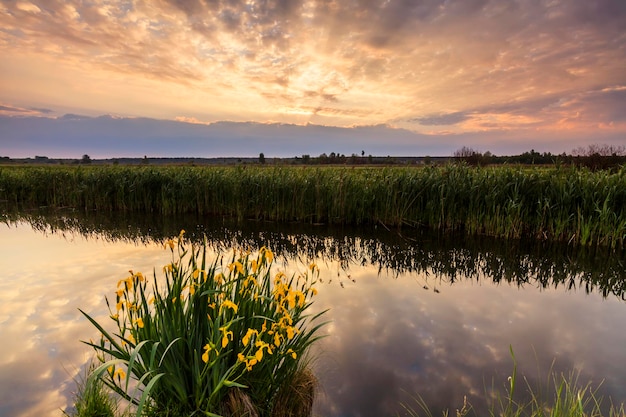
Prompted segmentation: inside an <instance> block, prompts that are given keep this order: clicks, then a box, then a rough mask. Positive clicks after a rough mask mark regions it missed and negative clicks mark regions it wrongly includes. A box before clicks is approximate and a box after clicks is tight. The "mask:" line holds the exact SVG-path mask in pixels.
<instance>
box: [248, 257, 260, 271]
mask: <svg viewBox="0 0 626 417" xmlns="http://www.w3.org/2000/svg"><path fill="white" fill-rule="evenodd" d="M250 266H251V267H252V272H256V271H257V270H258V269H259V263H258V262H257V261H256V259H253V260H252V262H250Z"/></svg>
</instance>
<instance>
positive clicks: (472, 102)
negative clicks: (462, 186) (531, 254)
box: [0, 0, 626, 157]
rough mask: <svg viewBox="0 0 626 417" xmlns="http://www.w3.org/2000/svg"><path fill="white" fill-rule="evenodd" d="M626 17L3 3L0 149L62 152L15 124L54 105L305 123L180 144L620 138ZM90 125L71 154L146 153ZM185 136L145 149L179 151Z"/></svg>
mask: <svg viewBox="0 0 626 417" xmlns="http://www.w3.org/2000/svg"><path fill="white" fill-rule="evenodd" d="M624 28H626V2H624V1H623V0H594V1H582V0H581V1H578V0H517V1H514V0H506V1H505V0H447V1H441V0H376V1H375V0H345V1H339V0H151V1H148V0H128V1H125V0H90V1H87V0H82V1H80V0H70V1H66V0H63V1H61V0H39V1H37V0H31V1H27V0H17V1H15V0H0V54H1V56H2V59H1V60H0V155H8V156H14V157H22V156H27V155H33V154H36V153H38V152H39V153H41V152H48V153H50V154H58V155H55V156H62V155H66V154H68V152H70V151H67V150H65V151H63V152H60V151H56V149H58V148H64V149H68V147H67V146H65V147H63V146H62V140H63V139H62V136H58V135H57V136H53V135H51V134H49V135H48V136H46V143H47V144H48V145H47V147H46V146H44V147H41V146H40V145H38V144H37V141H36V140H35V139H37V138H34V137H32V135H34V134H35V133H33V132H31V131H30V130H29V129H26V130H28V132H30V133H28V135H27V133H26V131H25V130H24V129H23V128H22V127H20V126H24V124H25V123H26V122H25V121H32V120H33V119H32V118H34V117H43V118H49V119H54V120H57V119H60V118H62V117H63V116H64V115H66V114H73V115H82V116H89V117H92V118H94V119H95V118H98V117H99V116H103V115H105V116H110V117H109V118H110V119H111V120H119V119H127V118H131V119H151V120H155V121H163V120H164V121H173V122H178V124H177V125H176V126H179V127H180V128H181V129H183V130H185V129H189V126H188V125H189V124H194V125H203V126H208V127H210V126H211V124H214V123H216V122H224V121H228V122H236V123H246V124H247V125H249V124H250V123H253V124H254V126H266V125H289V126H291V125H295V126H298V127H301V129H297V130H298V131H299V132H300V133H301V137H300V136H295V137H291V138H290V139H289V141H290V142H289V144H290V146H289V147H288V150H285V147H284V146H282V145H281V146H278V145H275V144H274V145H273V144H272V143H269V142H265V145H264V142H263V141H264V140H265V139H264V137H263V136H262V135H261V136H260V137H258V138H255V137H254V135H252V136H248V137H246V142H245V147H244V148H243V149H242V148H241V142H237V141H234V142H236V143H237V144H238V145H237V146H235V145H232V146H230V147H228V146H224V147H222V148H223V149H222V148H220V149H222V150H220V151H219V152H221V155H214V154H211V152H210V151H203V150H202V149H201V148H200V147H195V148H194V147H190V148H189V149H187V148H185V147H184V146H183V149H187V150H186V152H198V153H202V155H198V156H227V155H226V154H236V153H241V154H242V156H245V155H243V154H246V153H249V154H250V153H254V152H256V151H257V150H258V149H265V153H266V155H270V156H271V155H276V156H288V155H282V154H284V153H286V152H290V153H292V154H295V155H298V154H299V153H311V154H313V155H316V154H319V153H322V152H326V153H329V152H331V151H334V149H333V146H336V148H337V151H339V152H341V153H347V154H349V153H351V152H354V153H358V154H360V153H361V151H365V152H366V153H368V154H369V153H377V154H382V155H385V154H389V155H397V154H400V153H402V154H406V153H407V152H408V153H411V154H415V155H419V154H426V153H429V154H433V155H435V154H439V155H451V154H452V153H453V152H454V150H455V149H458V148H460V147H461V146H468V147H471V148H473V149H476V150H478V151H483V152H484V151H487V150H489V151H491V152H493V153H495V154H515V153H521V152H523V151H527V150H530V149H531V148H533V149H535V150H538V151H550V152H558V153H560V152H569V151H571V150H572V149H574V148H576V147H579V146H586V145H588V144H598V143H603V144H609V145H614V146H620V145H624V144H625V143H626V30H624ZM13 118H22V119H24V120H23V122H24V123H22V124H17V125H16V124H13V123H9V122H10V120H9V119H13ZM118 124H119V123H118ZM321 127H328V128H336V130H335V132H341V134H340V135H339V136H342V137H346V136H351V137H352V138H353V140H352V139H351V140H350V141H344V142H341V141H340V140H339V141H338V139H337V137H336V136H333V135H330V136H324V135H321V136H320V135H318V131H319V130H320V128H321ZM65 128H66V129H71V128H72V126H70V124H67V123H66V124H65ZM100 128H101V129H104V130H105V131H98V132H92V133H93V136H92V137H85V138H84V141H85V144H84V145H83V146H82V149H78V148H77V149H75V150H74V153H79V154H83V153H85V152H84V151H85V150H93V152H94V153H97V156H107V155H110V156H114V155H115V156H124V155H126V154H130V153H133V152H139V153H141V154H142V155H143V154H152V153H156V151H155V152H150V151H151V149H150V146H149V142H148V145H146V144H145V142H144V144H143V145H142V146H143V148H141V149H139V148H138V147H131V146H130V144H129V145H128V146H127V147H119V146H118V147H115V146H114V145H113V144H112V145H111V146H108V145H107V140H109V139H107V138H110V137H119V135H120V133H119V132H117V133H116V131H115V129H117V127H116V125H115V123H112V124H111V126H109V127H106V126H105V127H100ZM364 128H372V129H373V130H376V131H377V132H378V133H377V134H375V135H374V134H373V135H372V136H368V135H365V136H364V135H363V134H362V131H361V132H359V129H361V130H362V129H364ZM106 129H109V130H108V131H107V130H106ZM313 129H318V131H316V132H315V134H313V135H310V134H309V135H308V134H307V132H308V133H311V131H312V130H313ZM309 130H311V131H309ZM381 132H383V133H381ZM384 132H387V133H389V135H387V134H385V133H384ZM96 133H106V134H104V135H97V134H96ZM36 134H38V135H40V136H39V137H38V138H39V139H41V137H42V136H41V135H42V133H41V132H39V133H36ZM29 135H31V136H29ZM116 135H117V136H116ZM44 136H45V135H44ZM180 136H181V137H177V136H176V135H173V136H172V137H171V147H170V148H169V149H168V150H161V149H160V148H159V150H158V153H159V155H156V154H155V155H154V156H181V155H174V154H176V153H177V149H178V148H179V146H178V144H179V142H180V141H184V140H185V138H184V136H185V135H183V134H181V135H180ZM397 136H401V137H402V140H401V142H397V140H396V139H394V138H396V137H397ZM198 137H199V138H203V137H205V138H208V139H207V141H210V140H213V142H216V141H220V142H221V143H228V140H229V137H220V138H216V137H212V136H211V131H210V129H209V130H207V131H204V133H201V134H199V136H198ZM127 139H128V140H129V141H130V142H132V141H133V140H134V138H127ZM239 139H241V138H239ZM112 142H115V141H112ZM118 142H119V141H118ZM130 142H129V143H130ZM96 144H97V150H96V148H94V147H93V146H95V145H96ZM56 145H58V146H56ZM283 145H284V144H283ZM38 146H39V147H38ZM344 149H345V150H344ZM300 150H301V151H302V152H298V151H300ZM163 153H168V155H163ZM122 154H123V155H122ZM68 156H69V154H68ZM129 156H130V155H129ZM192 156H193V155H192Z"/></svg>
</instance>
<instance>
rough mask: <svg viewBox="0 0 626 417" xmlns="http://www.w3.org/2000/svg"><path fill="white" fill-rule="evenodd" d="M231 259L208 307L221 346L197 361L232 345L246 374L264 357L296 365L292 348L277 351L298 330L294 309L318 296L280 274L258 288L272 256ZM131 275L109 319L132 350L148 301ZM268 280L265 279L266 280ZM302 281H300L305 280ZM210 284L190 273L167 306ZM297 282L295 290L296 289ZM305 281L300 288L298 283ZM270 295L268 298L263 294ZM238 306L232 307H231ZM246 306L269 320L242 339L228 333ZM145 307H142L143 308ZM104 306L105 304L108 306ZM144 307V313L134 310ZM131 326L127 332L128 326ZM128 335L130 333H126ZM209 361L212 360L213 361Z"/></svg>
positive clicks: (212, 345) (120, 285)
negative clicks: (259, 306) (217, 323)
mask: <svg viewBox="0 0 626 417" xmlns="http://www.w3.org/2000/svg"><path fill="white" fill-rule="evenodd" d="M184 233H185V231H184V230H183V231H181V233H180V235H179V238H178V242H175V241H174V240H172V239H170V240H168V241H166V243H165V244H164V247H165V248H166V249H167V248H169V249H171V250H172V251H173V250H174V248H175V247H176V245H177V244H179V245H180V244H181V243H182V240H183V235H184ZM235 258H236V257H235V256H233V262H231V263H229V264H228V265H227V267H226V268H225V269H223V270H222V271H224V272H226V273H227V275H224V272H222V271H217V270H216V271H214V272H215V273H214V276H213V278H212V279H213V284H214V286H215V287H214V288H217V289H219V291H218V290H216V291H215V294H214V296H213V297H211V296H209V297H208V306H209V307H210V311H213V312H214V314H215V315H216V317H212V316H211V314H209V315H208V317H207V319H208V320H210V321H211V320H216V318H217V316H220V318H221V319H222V320H221V321H225V322H227V324H225V325H223V326H221V327H219V328H218V330H219V332H220V340H219V342H217V341H211V340H209V341H208V342H207V343H206V344H204V346H203V348H202V354H201V359H202V361H203V362H204V363H205V364H208V363H209V361H211V360H212V359H214V358H215V357H216V356H219V355H220V353H221V352H222V351H224V350H226V349H229V348H230V345H231V344H233V343H235V342H236V343H238V344H240V346H237V347H233V348H234V349H235V351H238V352H237V360H238V361H239V362H241V363H242V364H244V365H245V369H246V370H247V371H251V370H252V369H253V367H254V366H255V365H257V364H259V363H260V362H261V361H262V360H263V358H264V356H265V355H274V354H275V353H276V352H280V353H281V355H282V356H289V357H291V358H293V359H294V360H295V359H297V357H298V353H297V352H296V351H294V350H293V349H292V348H291V347H287V348H286V349H281V346H285V343H286V342H287V344H288V342H289V341H291V340H293V339H294V338H295V337H296V336H297V335H298V333H300V329H299V328H298V327H296V326H295V325H294V322H293V318H292V313H293V311H294V309H296V308H298V309H301V310H302V309H304V307H305V304H306V302H307V297H311V296H314V295H316V294H317V290H316V289H315V288H313V287H312V286H311V285H312V284H311V285H309V284H308V282H306V281H307V279H306V278H305V277H304V276H302V275H300V276H298V278H297V280H294V279H289V278H288V277H287V276H286V275H285V273H284V272H278V273H276V274H275V276H274V278H273V283H272V284H273V285H272V286H271V287H266V286H265V285H266V283H264V282H259V281H261V280H262V277H261V276H260V275H259V272H260V270H261V268H262V267H263V266H266V267H267V268H269V266H270V265H271V263H272V262H273V259H274V254H273V252H272V251H271V250H269V249H268V248H266V247H263V248H261V249H260V250H259V252H258V256H257V257H256V259H251V258H250V252H249V251H240V252H239V257H238V258H236V259H235ZM180 268H181V265H180V264H179V263H176V262H172V263H169V264H167V265H165V266H164V267H163V273H164V274H166V275H168V274H169V275H171V274H172V273H175V272H178V273H180V272H181V271H180V270H179V269H180ZM309 270H310V271H311V272H312V273H313V274H315V273H316V272H319V269H318V268H317V266H316V265H315V264H310V265H309ZM129 273H130V275H129V276H128V277H126V278H124V279H120V280H119V281H118V282H117V289H116V291H115V293H116V312H115V314H111V318H112V319H113V320H114V321H116V322H117V324H118V326H119V327H120V330H121V331H122V334H121V336H122V344H123V345H126V344H127V343H130V344H132V345H134V344H135V337H134V336H133V334H137V332H138V331H139V329H143V328H144V326H145V325H146V323H145V321H144V317H145V318H146V319H148V320H149V316H150V313H149V310H148V309H147V308H145V307H146V306H145V304H146V303H145V300H146V295H145V294H144V293H143V291H139V290H145V278H144V276H143V274H142V273H141V272H137V273H135V272H133V271H132V270H130V271H129ZM268 276H269V275H268ZM303 278H304V279H303ZM208 279H209V276H208V274H207V271H206V270H201V269H198V268H194V269H193V270H192V271H191V273H190V279H189V281H188V283H187V285H186V286H185V287H184V288H183V291H186V294H187V296H186V297H185V296H184V294H181V295H180V296H179V297H172V299H171V302H172V303H176V302H177V301H180V302H184V301H185V298H187V299H188V298H191V297H193V296H194V295H195V294H196V291H197V289H198V288H201V287H202V285H203V284H204V283H206V281H207V280H208ZM294 281H295V285H294ZM302 281H304V282H302ZM236 282H240V285H238V286H237V288H238V290H237V292H236V293H235V292H234V290H233V289H232V288H233V287H234V283H236ZM268 288H269V291H270V293H269V294H268V293H267V291H268ZM235 300H236V301H235ZM237 301H238V302H239V303H240V304H246V303H257V302H261V303H265V304H266V306H265V311H264V313H265V314H267V315H268V316H271V318H270V317H267V318H265V319H263V321H262V324H261V325H260V327H259V328H247V329H245V333H244V332H243V331H242V334H241V335H237V337H235V336H236V335H235V334H234V332H233V330H231V329H230V328H231V324H232V323H233V320H234V319H235V318H236V317H235V316H236V315H237V313H238V312H239V310H240V305H239V304H237ZM142 302H143V303H142ZM107 303H108V300H107ZM153 303H154V297H150V298H149V299H148V302H147V304H148V305H152V304H153ZM138 305H139V306H142V307H144V308H143V309H142V308H140V307H138ZM127 323H130V326H128V325H127ZM126 331H128V333H126ZM212 355H213V356H212ZM119 372H120V371H119V370H117V371H116V372H115V376H117V377H119V376H120V373H119Z"/></svg>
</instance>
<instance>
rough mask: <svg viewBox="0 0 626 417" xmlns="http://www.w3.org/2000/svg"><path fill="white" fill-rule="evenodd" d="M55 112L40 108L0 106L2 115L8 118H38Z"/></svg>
mask: <svg viewBox="0 0 626 417" xmlns="http://www.w3.org/2000/svg"><path fill="white" fill-rule="evenodd" d="M53 112H54V111H53V110H50V109H45V108H39V107H27V108H23V107H17V106H11V105H3V104H0V115H6V116H38V115H43V114H50V113H53Z"/></svg>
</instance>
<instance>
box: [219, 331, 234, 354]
mask: <svg viewBox="0 0 626 417" xmlns="http://www.w3.org/2000/svg"><path fill="white" fill-rule="evenodd" d="M220 331H221V332H222V349H223V348H225V347H226V346H227V345H228V341H229V339H230V340H233V332H232V331H231V330H228V327H220ZM229 336H230V337H229Z"/></svg>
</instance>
